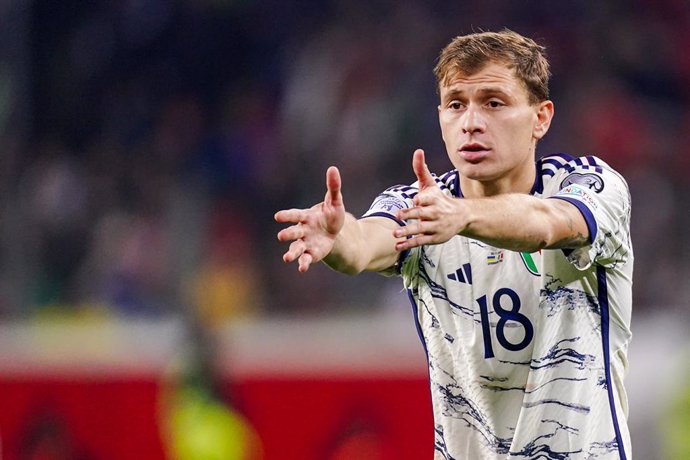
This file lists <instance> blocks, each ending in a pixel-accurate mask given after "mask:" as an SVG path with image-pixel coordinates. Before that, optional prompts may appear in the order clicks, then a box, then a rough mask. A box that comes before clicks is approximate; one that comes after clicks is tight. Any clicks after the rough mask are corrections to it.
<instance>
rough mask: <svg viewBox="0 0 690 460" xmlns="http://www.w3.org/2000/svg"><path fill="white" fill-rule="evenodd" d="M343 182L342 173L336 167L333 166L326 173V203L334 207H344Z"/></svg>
mask: <svg viewBox="0 0 690 460" xmlns="http://www.w3.org/2000/svg"><path fill="white" fill-rule="evenodd" d="M341 186H342V180H341V179H340V171H338V168H336V167H335V166H331V167H330V168H328V170H327V171H326V190H327V191H326V199H325V201H326V202H327V203H329V204H330V205H332V206H342V204H343V195H342V194H341V193H340V188H341Z"/></svg>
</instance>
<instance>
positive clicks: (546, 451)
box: [510, 419, 582, 460]
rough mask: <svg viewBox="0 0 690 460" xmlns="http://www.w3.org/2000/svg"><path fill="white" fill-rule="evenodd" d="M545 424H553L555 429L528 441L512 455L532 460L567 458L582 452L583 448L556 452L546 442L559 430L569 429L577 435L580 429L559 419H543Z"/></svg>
mask: <svg viewBox="0 0 690 460" xmlns="http://www.w3.org/2000/svg"><path fill="white" fill-rule="evenodd" d="M544 424H553V425H554V428H553V431H551V432H549V433H545V434H542V435H540V436H537V437H536V438H534V439H533V440H532V441H530V442H528V443H527V444H526V445H525V447H523V448H522V449H521V450H519V451H515V452H511V453H510V455H511V456H512V457H525V458H529V459H530V460H538V459H545V460H567V459H569V458H571V456H572V455H575V454H579V453H581V452H582V449H578V450H571V451H563V452H555V451H553V450H551V447H550V446H549V445H548V444H547V443H545V441H546V440H548V439H551V438H553V437H554V436H556V434H557V433H558V432H559V431H567V432H568V433H569V434H574V435H577V434H579V430H578V429H577V428H573V427H571V426H567V425H564V424H562V423H560V422H558V421H557V420H548V419H547V420H542V427H543V426H544ZM546 442H548V441H546Z"/></svg>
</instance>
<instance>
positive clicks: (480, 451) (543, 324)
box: [364, 154, 633, 460]
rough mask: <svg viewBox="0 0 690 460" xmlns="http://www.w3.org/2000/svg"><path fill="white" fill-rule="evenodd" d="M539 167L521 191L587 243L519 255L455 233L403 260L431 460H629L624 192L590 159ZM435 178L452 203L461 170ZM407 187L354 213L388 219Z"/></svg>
mask: <svg viewBox="0 0 690 460" xmlns="http://www.w3.org/2000/svg"><path fill="white" fill-rule="evenodd" d="M536 165H537V179H536V181H535V184H534V187H533V189H532V192H531V193H532V194H533V195H534V196H537V197H542V198H545V199H546V198H548V199H562V200H567V201H569V202H570V203H572V204H574V205H575V206H577V208H578V209H579V210H580V212H581V213H582V215H583V216H584V218H585V220H586V222H587V225H588V227H589V231H590V241H591V244H590V245H589V246H586V247H582V248H579V249H575V250H560V249H559V250H554V249H551V250H542V251H539V252H535V253H532V254H529V253H520V252H514V251H510V250H506V249H501V248H496V247H492V246H490V245H488V244H485V243H483V242H480V241H477V240H474V239H471V238H467V237H463V236H455V237H453V238H452V239H451V240H449V241H448V242H446V243H444V244H439V245H428V246H422V247H419V248H414V249H413V250H411V251H409V252H408V253H406V254H403V256H402V257H401V262H400V264H399V268H400V272H401V274H402V277H403V280H404V283H405V287H406V288H407V290H408V293H409V296H410V299H411V300H412V304H413V309H414V312H415V317H416V321H417V328H418V332H419V334H420V337H421V339H422V343H423V345H424V348H425V351H426V354H427V359H428V364H429V378H430V385H431V395H432V402H433V415H434V424H435V458H437V459H447V460H449V459H457V460H460V459H463V460H464V459H467V460H478V459H482V460H493V459H502V460H503V459H536V458H540V459H541V458H543V459H547V458H548V459H570V460H575V459H582V460H585V459H587V460H589V459H630V458H631V456H630V436H629V432H628V427H627V422H626V420H627V412H628V408H627V398H626V393H625V389H624V386H623V378H624V375H625V373H626V368H627V360H626V354H627V347H628V343H629V341H630V337H631V333H630V315H631V309H632V295H631V293H632V267H633V253H632V246H631V242H630V194H629V192H628V187H627V184H626V183H625V181H624V179H623V178H622V177H621V176H620V175H619V174H618V173H616V172H615V171H614V170H613V169H611V167H609V166H608V165H607V164H606V163H604V162H603V161H602V160H600V159H598V158H596V157H592V156H588V157H582V158H574V157H571V156H570V155H563V154H559V155H552V156H548V157H544V158H542V159H540V160H538V161H537V162H536ZM436 181H437V183H438V185H439V186H440V188H441V189H442V190H443V192H444V193H446V194H448V195H449V196H454V197H458V198H459V199H460V198H462V191H461V190H460V181H459V178H458V172H457V171H455V170H453V171H450V172H448V173H446V174H443V175H442V176H440V177H437V178H436ZM416 193H417V184H416V183H415V184H413V185H410V186H396V187H392V188H389V189H388V190H386V191H385V192H384V193H383V194H381V195H380V196H379V197H378V198H377V199H376V200H375V201H374V203H373V204H372V206H371V208H370V209H369V211H367V213H366V214H365V215H364V217H370V216H385V217H389V218H392V219H395V212H396V211H397V210H398V209H401V208H406V207H411V206H413V204H412V198H413V197H414V196H415V194H416ZM396 220H397V219H396ZM400 224H402V225H404V224H405V223H404V222H400Z"/></svg>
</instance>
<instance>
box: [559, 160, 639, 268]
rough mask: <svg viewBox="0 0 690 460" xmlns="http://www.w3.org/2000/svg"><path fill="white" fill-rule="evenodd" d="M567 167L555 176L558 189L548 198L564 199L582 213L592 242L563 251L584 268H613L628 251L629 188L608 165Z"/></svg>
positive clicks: (574, 263)
mask: <svg viewBox="0 0 690 460" xmlns="http://www.w3.org/2000/svg"><path fill="white" fill-rule="evenodd" d="M602 164H603V162H600V163H599V166H598V167H596V168H591V167H588V166H587V165H584V166H582V165H579V166H578V165H577V164H576V165H575V166H574V167H569V168H567V169H566V170H564V171H563V173H562V174H560V175H559V176H560V177H557V178H554V179H557V181H558V182H557V183H558V184H559V185H558V189H557V190H556V192H555V193H554V194H553V195H551V196H549V197H548V198H553V199H560V200H564V201H567V202H569V203H571V204H573V205H574V206H576V207H577V208H578V210H579V211H580V212H581V213H582V216H583V217H584V219H585V221H586V222H587V227H588V229H589V236H590V241H591V244H590V245H588V246H584V247H581V248H577V249H574V250H568V251H564V252H565V253H566V257H567V258H568V260H569V261H570V262H571V263H572V264H573V265H574V266H575V267H577V268H578V269H580V270H585V269H587V268H588V267H590V266H591V265H592V264H594V263H596V264H598V265H602V266H604V267H607V268H614V267H615V266H616V265H618V264H622V263H625V262H626V261H627V259H628V258H629V257H630V255H631V244H630V192H629V190H628V185H627V184H626V182H625V180H624V179H623V178H622V177H621V176H620V175H619V174H618V173H617V172H615V171H614V170H612V169H611V168H610V167H608V165H606V166H605V167H603V166H602Z"/></svg>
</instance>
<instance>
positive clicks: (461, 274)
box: [448, 264, 472, 284]
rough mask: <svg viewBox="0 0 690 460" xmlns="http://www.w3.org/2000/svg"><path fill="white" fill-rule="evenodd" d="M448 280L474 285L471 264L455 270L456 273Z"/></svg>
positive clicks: (450, 275)
mask: <svg viewBox="0 0 690 460" xmlns="http://www.w3.org/2000/svg"><path fill="white" fill-rule="evenodd" d="M448 279H449V280H453V281H459V282H461V283H467V284H472V266H471V265H470V264H463V266H462V267H460V268H458V269H457V270H455V273H451V274H449V275H448Z"/></svg>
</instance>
